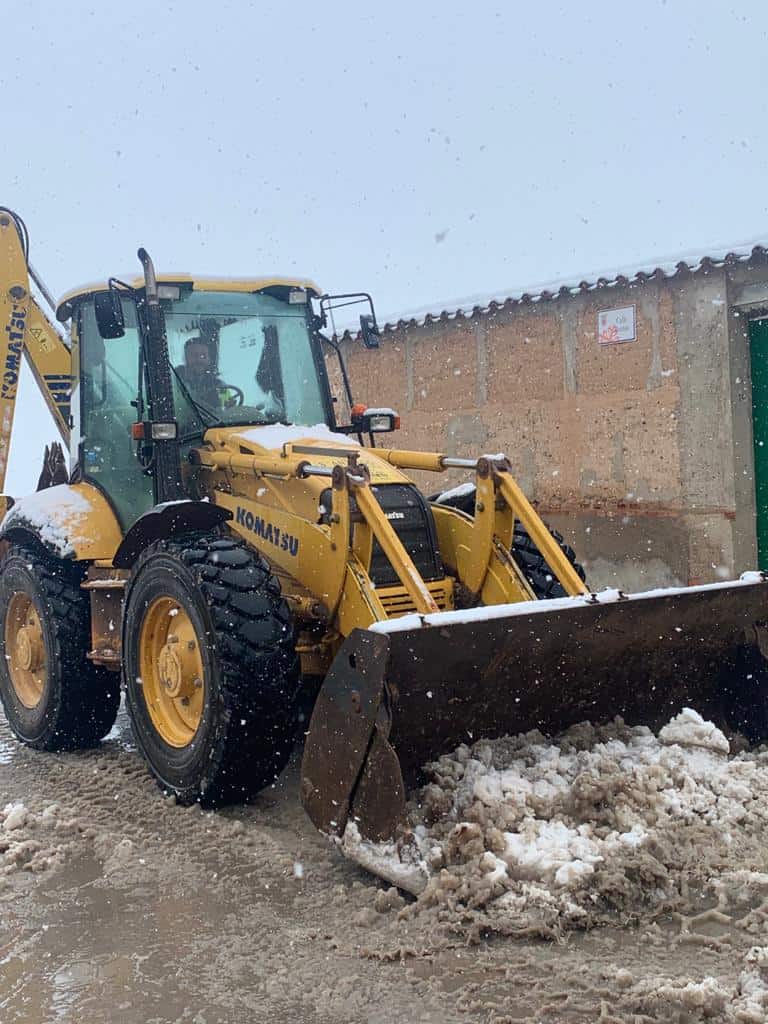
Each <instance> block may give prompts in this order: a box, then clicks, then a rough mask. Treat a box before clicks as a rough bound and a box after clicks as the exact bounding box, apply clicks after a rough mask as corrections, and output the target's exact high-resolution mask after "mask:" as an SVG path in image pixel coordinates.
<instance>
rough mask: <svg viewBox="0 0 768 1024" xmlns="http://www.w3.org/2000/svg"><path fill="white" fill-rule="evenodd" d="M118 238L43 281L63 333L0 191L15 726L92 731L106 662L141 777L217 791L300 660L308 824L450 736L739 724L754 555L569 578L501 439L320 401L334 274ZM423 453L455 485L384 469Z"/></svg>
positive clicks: (257, 782) (276, 732)
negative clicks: (21, 438)
mask: <svg viewBox="0 0 768 1024" xmlns="http://www.w3.org/2000/svg"><path fill="white" fill-rule="evenodd" d="M139 258H140V260H141V263H142V265H143V275H142V276H141V277H139V278H136V279H133V280H129V281H124V280H119V279H117V278H110V279H108V280H107V281H105V282H103V283H100V284H94V285H89V286H87V287H83V288H78V289H76V290H74V291H71V292H69V293H68V294H67V295H65V296H64V298H63V299H61V301H60V302H59V303H58V304H57V305H56V306H55V312H56V316H57V318H58V320H59V321H60V322H61V323H62V324H68V325H69V330H68V334H67V336H66V337H65V336H64V334H63V333H61V331H60V330H59V329H58V328H56V327H54V325H53V323H52V322H51V321H49V319H48V318H47V316H46V315H45V314H44V313H43V311H42V307H41V301H42V300H41V301H38V299H37V298H36V297H35V295H34V294H33V281H36V282H37V283H38V286H39V287H40V288H42V283H41V282H40V281H39V278H38V276H37V275H36V273H35V272H34V271H33V269H32V267H31V265H30V263H29V255H28V240H27V234H26V230H25V228H24V225H23V223H22V222H21V220H20V219H19V218H18V217H17V216H16V215H15V214H13V213H12V212H11V211H9V210H7V209H2V210H0V315H1V316H2V319H3V335H2V342H0V345H1V347H2V355H1V356H0V358H1V359H2V362H3V367H4V368H3V373H2V382H1V383H0V484H2V482H3V481H4V478H5V468H6V462H7V452H8V445H9V441H10V437H11V430H12V424H13V412H14V404H15V395H16V386H17V381H18V375H19V368H20V360H21V357H22V355H24V356H25V357H26V359H27V361H28V363H29V365H30V367H31V369H32V371H33V373H34V376H35V378H36V380H37V382H38V384H39V385H40V388H41V390H42V393H43V395H44V396H45V398H46V401H47V403H48V406H49V408H50V410H51V412H52V414H53V416H54V419H55V422H56V424H57V426H58V429H59V431H60V433H61V437H62V441H63V443H64V445H65V447H66V448H68V451H69V473H68V476H67V473H66V472H64V475H63V478H62V477H61V476H60V478H61V479H64V480H65V481H66V482H61V483H55V482H54V480H53V479H51V478H54V479H55V477H56V473H57V472H59V471H60V469H61V467H60V466H59V467H58V469H57V467H56V463H57V460H56V459H55V458H53V456H52V452H53V449H49V452H48V460H47V463H46V465H49V471H48V472H46V473H44V474H43V479H42V480H41V483H51V484H52V486H47V487H44V489H42V490H40V491H38V492H37V493H36V494H33V495H29V496H24V497H18V498H17V499H16V500H15V501H14V500H12V499H11V498H5V499H4V500H5V506H6V509H7V510H6V511H5V514H4V517H3V518H2V522H1V523H0V544H1V545H2V562H1V563H0V695H1V696H2V700H3V704H4V707H5V711H6V715H7V718H8V721H9V723H10V725H11V728H12V729H13V731H14V733H15V734H16V736H17V737H19V738H20V739H21V740H23V741H24V742H25V743H28V744H29V745H31V746H33V747H36V748H38V749H42V750H59V749H66V748H75V747H83V746H88V745H93V744H95V743H97V742H98V741H99V740H100V739H101V738H102V737H103V736H105V734H106V733H107V732H108V731H109V730H110V728H111V726H112V724H113V722H114V719H115V715H116V712H117V708H118V702H119V694H120V683H121V678H122V684H123V686H124V689H125V696H126V703H127V708H128V712H129V715H130V719H131V723H132V728H133V732H134V735H135V738H136V742H137V744H138V746H139V748H140V750H141V753H142V754H143V755H144V757H145V758H146V761H147V764H148V765H149V768H150V769H151V771H152V772H153V773H154V775H155V777H156V778H157V780H158V782H159V783H160V785H161V787H162V788H163V789H164V790H165V791H168V792H171V793H173V794H175V795H176V796H177V798H178V799H179V800H180V801H183V802H190V801H195V800H200V801H202V802H205V803H208V804H215V803H220V802H222V801H227V800H230V801H231V800H234V801H238V800H244V799H247V798H248V797H249V796H250V795H251V794H253V793H254V792H256V791H257V790H258V789H259V788H261V787H263V786H264V785H265V784H267V783H269V782H270V781H271V780H273V779H274V777H275V775H276V774H277V773H278V772H279V771H280V770H281V769H282V767H283V766H284V764H285V763H286V760H287V758H288V756H289V752H290V749H291V746H292V743H293V740H294V734H295V729H296V717H297V716H296V712H297V707H299V706H300V704H301V702H302V700H304V701H305V702H306V699H307V698H306V694H307V693H314V691H313V690H312V688H313V687H315V688H316V687H317V685H318V681H319V692H318V693H317V698H316V700H315V701H314V710H313V713H312V717H311V722H310V724H309V728H308V730H307V736H306V741H305V749H304V755H303V762H302V766H301V774H300V778H301V781H300V788H301V799H302V801H303V803H304V806H305V808H306V810H307V811H308V813H309V815H310V817H311V819H312V820H313V822H314V823H315V824H316V825H317V827H318V828H320V829H321V830H323V831H324V832H327V833H331V834H336V835H340V834H342V833H343V832H344V829H345V827H346V825H347V823H348V822H349V821H350V820H351V819H354V821H355V822H356V825H357V827H358V829H359V831H360V833H361V834H362V835H363V836H364V837H366V838H371V839H377V838H385V837H388V836H390V835H392V834H393V833H394V832H395V831H396V829H397V827H398V825H399V823H401V822H402V820H403V818H404V814H405V800H406V796H407V790H408V786H409V785H410V784H411V783H412V782H413V781H414V780H415V779H417V778H418V772H419V769H420V767H421V766H422V765H423V764H425V763H426V762H427V761H429V760H431V759H434V758H435V757H437V756H438V755H439V754H440V753H443V752H446V751H449V750H451V749H452V748H454V747H455V746H457V745H458V744H459V743H461V742H464V741H466V740H467V739H469V738H475V739H477V738H480V737H482V736H485V737H494V736H499V735H503V734H504V733H507V732H517V731H520V730H525V729H529V728H533V727H538V728H540V729H543V730H545V731H555V730H559V729H562V728H564V727H566V726H568V725H569V724H572V723H574V722H576V721H579V720H581V719H584V718H589V719H591V720H592V721H600V720H605V719H609V718H612V717H613V716H614V715H617V714H621V715H623V716H624V717H625V718H626V719H627V720H628V721H630V722H633V723H637V722H648V723H651V722H652V721H655V720H661V719H663V718H667V717H669V715H670V714H672V713H674V712H675V711H677V710H679V709H680V707H681V706H682V705H684V704H691V705H693V706H695V707H698V708H702V707H715V708H719V709H720V710H721V711H722V713H723V714H724V715H725V716H726V717H729V718H730V720H731V724H732V725H734V726H736V727H739V728H742V729H745V730H747V731H749V732H751V734H752V735H753V738H757V737H759V736H760V735H762V734H765V732H766V716H765V704H764V695H765V673H764V671H763V657H762V653H761V652H763V651H766V649H767V648H766V639H765V637H766V622H765V620H766V618H768V614H767V605H766V601H767V599H768V588H767V587H766V579H765V578H764V577H763V576H762V575H761V574H759V573H753V574H747V575H745V576H744V577H742V579H741V580H737V581H734V582H729V583H718V584H713V585H710V586H700V587H695V588H688V589H678V590H666V591H660V592H657V593H651V594H639V595H629V596H625V595H624V594H622V593H620V592H618V591H615V592H606V593H603V594H590V593H589V592H588V590H587V588H586V586H585V584H584V582H583V579H582V575H583V574H582V573H580V571H579V570H578V568H577V567H576V566H575V564H574V561H573V557H572V552H571V551H570V550H569V549H567V548H565V547H564V546H563V545H562V544H561V543H560V542H559V539H558V538H557V536H556V535H553V534H552V533H551V532H550V531H549V530H548V529H547V527H546V526H545V525H544V524H543V523H542V522H541V520H540V519H539V517H538V515H537V514H536V512H535V510H534V509H533V507H532V506H531V504H530V503H529V502H528V501H527V499H526V498H525V496H524V495H523V493H522V492H521V490H520V488H519V487H518V485H517V483H516V482H515V480H514V478H513V475H512V472H511V469H510V463H509V461H508V460H507V459H506V458H504V457H502V456H488V455H482V454H479V455H478V457H476V458H473V459H456V458H449V457H447V456H446V455H443V454H439V453H426V452H415V451H402V450H398V449H394V448H381V447H375V446H374V440H375V437H376V435H377V434H378V433H381V432H388V431H390V430H392V429H393V428H395V427H396V426H397V420H396V414H395V413H394V412H393V411H392V410H389V409H368V410H361V409H360V408H359V407H354V406H353V403H352V396H351V394H350V393H349V388H347V395H348V398H349V404H350V407H351V408H352V409H353V414H352V416H351V417H350V422H348V423H339V422H337V418H336V415H335V412H334V405H333V402H332V399H331V389H330V387H329V382H328V377H327V373H326V361H325V352H326V351H327V352H328V353H329V354H330V358H332V359H335V358H336V357H337V356H339V352H338V346H336V345H335V342H334V341H333V338H326V337H324V336H323V334H322V329H323V327H324V320H325V315H326V312H327V310H328V309H329V308H332V307H333V303H334V301H339V302H344V303H346V302H350V301H353V300H354V299H356V298H361V297H360V296H339V297H330V296H325V295H321V293H320V292H319V291H318V289H317V288H316V287H315V286H314V285H313V284H311V282H309V281H303V280H301V281H300V280H285V279H282V278H265V279H242V280H241V279H234V280H230V279H221V280H215V279H206V278H200V277H195V276H192V275H189V274H162V275H156V274H155V271H154V269H153V265H152V261H151V260H150V258H149V256H148V255H147V253H146V252H145V251H144V250H139ZM43 298H47V293H46V292H45V291H43ZM362 298H363V300H365V301H366V302H369V299H368V296H362ZM370 310H371V312H370V313H369V314H368V315H366V316H364V317H362V318H361V329H362V335H363V340H364V341H365V342H366V343H367V344H370V345H375V344H377V329H376V323H375V316H374V315H373V306H372V303H370ZM334 349H335V354H334ZM341 376H342V378H343V379H344V381H346V382H347V384H348V381H347V376H346V372H345V371H344V368H343V363H342V364H341ZM366 439H367V443H364V441H365V440H366ZM59 461H60V460H59ZM450 468H465V469H466V470H468V471H471V472H472V474H473V477H474V485H473V487H472V488H471V489H470V491H469V492H468V493H463V494H461V495H459V496H458V497H457V496H453V497H451V495H450V494H449V495H447V496H446V497H445V498H444V499H443V500H440V499H438V500H434V501H429V500H427V499H426V498H425V497H424V496H423V495H422V494H421V493H420V492H419V490H417V488H416V487H415V486H414V484H413V483H412V482H411V480H410V479H409V477H408V475H407V474H408V472H409V471H416V470H420V471H431V472H434V473H435V474H440V473H443V472H445V471H446V470H448V469H450ZM554 593H558V594H560V595H561V596H559V597H553V594H554ZM543 596H546V597H548V598H551V599H546V600H537V598H539V597H543Z"/></svg>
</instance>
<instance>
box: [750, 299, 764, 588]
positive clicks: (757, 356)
mask: <svg viewBox="0 0 768 1024" xmlns="http://www.w3.org/2000/svg"><path fill="white" fill-rule="evenodd" d="M749 352H750V358H751V361H752V435H753V438H754V445H755V528H756V530H757V561H758V566H759V567H760V568H761V569H768V318H766V319H763V320H752V321H750V324H749Z"/></svg>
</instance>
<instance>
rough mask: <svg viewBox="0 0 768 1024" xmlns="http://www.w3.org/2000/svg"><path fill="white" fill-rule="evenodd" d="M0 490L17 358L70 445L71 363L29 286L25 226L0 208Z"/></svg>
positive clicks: (7, 446)
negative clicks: (38, 389) (28, 370)
mask: <svg viewBox="0 0 768 1024" xmlns="http://www.w3.org/2000/svg"><path fill="white" fill-rule="evenodd" d="M0 322H2V326H3V333H2V337H1V338H0V491H2V490H4V488H5V474H6V471H7V468H8V453H9V448H10V443H11V433H12V430H13V417H14V412H15V408H16V392H17V389H18V384H19V372H20V370H21V356H22V354H23V355H24V356H25V358H26V360H27V364H28V365H29V367H30V369H31V370H32V374H33V376H34V378H35V380H36V381H37V386H38V387H39V388H40V391H41V393H42V395H43V398H44V399H45V403H46V405H47V406H48V409H49V410H50V413H51V415H52V416H53V419H54V421H55V423H56V426H57V427H58V430H59V433H60V434H61V438H62V440H63V442H64V444H65V445H66V446H68V445H69V404H70V395H71V390H72V359H71V354H70V351H69V348H68V347H67V346H66V344H65V343H64V341H63V339H62V338H61V336H60V335H59V333H58V331H57V330H56V329H55V328H54V326H53V325H52V324H51V322H50V320H49V319H48V318H47V316H46V315H45V313H44V312H43V311H42V309H41V308H40V306H39V305H38V303H37V301H36V300H35V297H34V295H32V292H31V287H30V270H29V263H28V248H27V236H26V230H25V228H24V224H23V222H22V221H21V220H20V218H18V217H17V216H16V215H15V214H14V213H12V212H11V211H10V210H6V209H5V208H2V207H0Z"/></svg>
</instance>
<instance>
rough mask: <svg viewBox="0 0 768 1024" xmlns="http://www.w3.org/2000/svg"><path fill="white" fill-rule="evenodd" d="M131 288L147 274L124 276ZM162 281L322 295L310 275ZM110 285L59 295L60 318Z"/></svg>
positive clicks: (161, 279)
mask: <svg viewBox="0 0 768 1024" xmlns="http://www.w3.org/2000/svg"><path fill="white" fill-rule="evenodd" d="M120 280H123V281H125V283H126V284H127V285H130V286H131V288H135V289H137V290H138V289H141V288H143V287H144V278H143V277H142V276H141V275H140V276H138V277H136V276H134V277H130V276H129V277H125V278H120ZM157 283H158V284H182V285H183V284H186V285H189V284H191V285H192V289H193V291H200V292H247V293H249V294H252V293H254V292H263V291H266V290H267V289H272V288H285V289H286V290H291V289H294V288H297V289H298V288H301V289H303V290H304V291H307V292H309V293H310V295H312V296H315V297H319V296H320V295H321V292H320V289H319V288H318V287H317V285H316V284H315V283H314V282H313V281H309V280H307V279H306V278H294V277H202V276H198V275H196V274H188V273H179V274H158V275H157ZM108 288H109V285H108V283H107V282H106V281H97V282H95V283H92V284H84V285H80V287H79V288H72V289H70V291H68V292H66V293H65V294H64V295H62V297H61V298H60V299H59V302H58V305H57V307H56V318H57V319H58V320H60V321H62V322H63V321H65V320H69V318H70V317H71V316H72V310H73V308H74V306H75V304H76V303H77V301H78V300H79V299H85V298H88V297H89V296H91V295H94V294H96V293H97V292H105V291H107V289H108Z"/></svg>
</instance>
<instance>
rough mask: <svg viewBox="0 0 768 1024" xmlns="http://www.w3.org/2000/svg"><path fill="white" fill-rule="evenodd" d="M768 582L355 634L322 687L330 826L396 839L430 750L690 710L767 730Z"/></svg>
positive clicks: (318, 799)
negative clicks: (410, 793)
mask: <svg viewBox="0 0 768 1024" xmlns="http://www.w3.org/2000/svg"><path fill="white" fill-rule="evenodd" d="M767 580H768V578H767V577H764V576H763V575H762V574H759V573H748V574H745V575H744V577H742V579H741V580H737V581H734V582H731V583H716V584H711V585H708V586H702V587H689V588H686V589H670V590H659V591H651V592H649V593H647V594H633V595H631V596H625V595H623V594H621V593H619V592H618V591H606V592H605V593H603V594H599V595H588V596H586V597H575V598H559V599H556V600H553V601H536V602H526V603H525V604H517V605H497V606H492V607H486V608H477V609H472V610H471V611H459V612H440V613H436V614H433V615H426V616H418V615H408V616H404V617H403V618H400V619H394V620H390V621H388V622H385V623H377V625H376V626H374V627H373V628H371V629H368V630H355V631H354V632H353V633H352V634H351V635H350V637H349V638H348V639H347V641H346V642H345V643H344V645H343V647H342V648H341V650H340V652H339V654H338V655H337V657H336V659H335V661H334V663H333V665H332V666H331V670H330V672H329V673H328V676H327V677H326V679H325V682H324V683H323V686H322V688H321V690H320V693H319V695H318V699H317V703H316V705H315V710H314V712H313V715H312V721H311V724H310V728H309V733H308V735H307V741H306V746H305V751H304V759H303V763H302V772H301V776H302V781H301V795H302V802H303V804H304V807H305V809H306V810H307V813H308V814H309V816H310V818H311V819H312V821H313V822H314V824H315V825H316V826H317V828H319V829H320V830H321V831H323V832H328V833H335V834H337V835H341V834H342V833H343V831H344V828H345V825H346V823H347V820H348V819H349V818H350V816H351V817H352V818H353V820H354V821H355V823H356V824H357V826H358V828H359V830H360V833H361V835H362V836H363V838H366V839H372V840H383V839H387V838H389V837H390V836H392V835H393V834H394V832H395V829H396V827H397V825H398V824H399V823H401V822H402V821H403V820H404V817H405V800H406V788H407V787H410V786H411V785H413V784H414V783H415V782H417V781H418V775H419V769H420V768H421V767H422V766H423V765H425V764H426V763H427V762H428V761H431V760H434V759H436V758H437V757H439V756H440V755H441V754H443V753H448V752H450V751H452V750H453V749H455V748H456V747H457V746H458V745H459V744H460V743H472V742H474V741H475V740H478V739H481V738H488V739H493V738H495V737H498V736H503V735H505V734H514V733H519V732H525V731H527V730H529V729H540V730H541V731H542V732H544V733H550V734H551V733H557V732H560V731H561V730H563V729H566V728H567V727H568V726H570V725H574V724H575V723H577V722H580V721H584V720H587V719H588V720H589V721H591V722H592V723H593V724H598V723H601V722H606V721H609V720H611V719H612V718H613V717H614V716H616V715H621V716H622V718H624V720H625V721H626V722H627V723H628V724H630V725H640V724H642V725H648V726H651V727H652V728H654V727H658V726H660V725H662V724H663V723H664V722H665V721H667V720H668V719H669V718H670V717H671V716H672V715H674V714H676V713H677V712H679V711H680V710H681V709H682V708H683V707H685V706H689V707H693V708H695V709H696V710H698V711H700V712H701V713H703V714H710V715H711V714H715V715H719V717H723V716H725V717H727V718H729V719H730V722H731V724H732V725H733V726H734V727H737V728H740V729H742V730H744V731H745V732H747V733H748V734H750V737H751V738H752V739H757V738H760V737H761V736H765V735H766V732H767V730H766V724H767V723H768V716H767V714H766V707H765V706H764V703H763V696H764V694H765V693H766V690H765V689H764V688H765V686H766V673H765V671H764V659H763V657H762V655H761V654H760V650H759V647H760V646H762V648H763V650H764V651H765V652H766V653H768V643H766V641H765V640H764V639H763V636H765V637H766V639H768V624H767V623H766V619H768V582H767Z"/></svg>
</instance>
